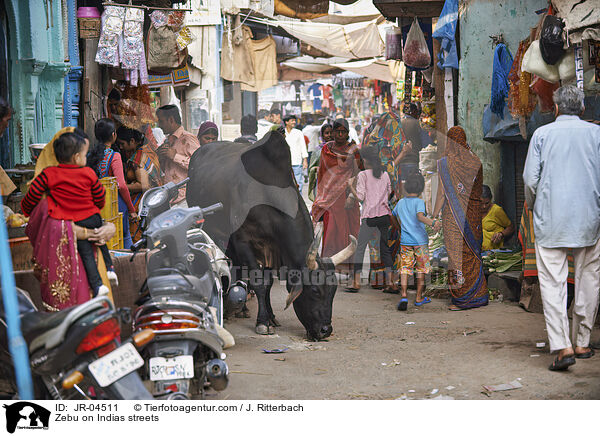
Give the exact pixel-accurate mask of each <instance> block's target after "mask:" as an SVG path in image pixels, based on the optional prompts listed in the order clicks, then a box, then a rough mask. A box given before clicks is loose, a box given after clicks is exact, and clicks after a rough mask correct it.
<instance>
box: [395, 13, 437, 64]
mask: <svg viewBox="0 0 600 436" xmlns="http://www.w3.org/2000/svg"><path fill="white" fill-rule="evenodd" d="M402 58H403V60H404V63H405V64H406V66H407V67H411V68H413V69H417V70H426V69H427V68H429V65H431V53H429V47H427V41H425V35H423V31H422V30H421V26H419V21H418V20H417V18H416V17H415V20H414V21H413V23H412V26H410V30H409V31H408V35H407V36H406V44H405V45H404V51H403V52H402Z"/></svg>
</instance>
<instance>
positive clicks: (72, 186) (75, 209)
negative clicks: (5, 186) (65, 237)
mask: <svg viewBox="0 0 600 436" xmlns="http://www.w3.org/2000/svg"><path fill="white" fill-rule="evenodd" d="M45 193H47V194H48V214H49V215H50V216H51V217H52V218H54V219H59V220H69V221H81V220H83V219H86V218H89V217H90V216H92V215H94V214H97V213H100V209H101V208H102V207H104V195H105V191H104V187H103V186H102V185H101V184H100V182H99V180H98V176H96V174H95V173H94V170H92V169H91V168H88V167H80V166H77V165H67V164H59V165H58V166H57V167H48V168H45V169H44V170H43V171H42V172H41V173H40V174H39V175H38V176H37V177H36V178H35V179H34V180H33V182H31V186H30V187H29V191H27V194H26V195H25V197H24V198H23V200H22V201H21V209H22V211H23V213H24V214H25V215H26V216H28V215H29V214H31V212H32V211H33V209H34V208H35V206H36V205H37V204H38V203H39V202H40V200H41V199H42V195H44V194H45Z"/></svg>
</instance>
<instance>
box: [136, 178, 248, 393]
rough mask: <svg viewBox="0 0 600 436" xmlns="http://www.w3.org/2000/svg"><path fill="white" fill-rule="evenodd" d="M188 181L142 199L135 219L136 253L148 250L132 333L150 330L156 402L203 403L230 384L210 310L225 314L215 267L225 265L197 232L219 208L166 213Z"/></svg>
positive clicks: (147, 372) (148, 356) (150, 375)
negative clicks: (137, 225)
mask: <svg viewBox="0 0 600 436" xmlns="http://www.w3.org/2000/svg"><path fill="white" fill-rule="evenodd" d="M186 182H187V180H184V182H182V183H179V184H177V185H176V184H173V183H168V184H166V185H164V186H162V187H159V188H153V189H151V190H149V191H147V192H146V193H145V194H144V196H143V197H142V205H141V207H140V217H141V219H142V221H141V226H142V228H143V229H145V231H144V234H143V237H142V239H141V240H140V241H139V242H138V243H136V244H135V245H134V247H133V250H134V251H137V250H138V249H139V248H140V247H142V246H146V247H148V248H149V249H151V250H152V251H151V253H150V255H149V258H148V263H147V272H148V274H147V275H148V278H147V280H146V283H145V285H144V286H143V287H142V289H141V291H140V293H141V297H140V299H138V301H137V302H136V304H138V306H139V307H138V308H137V309H136V311H135V314H134V320H133V328H134V331H140V330H142V329H145V328H151V329H152V330H153V331H154V333H155V335H156V336H155V338H154V340H153V341H152V342H151V343H150V344H149V345H148V346H147V348H146V349H145V350H144V353H143V355H144V358H145V360H146V361H147V364H146V365H145V366H144V369H143V370H142V377H143V378H144V379H147V380H150V381H152V382H153V389H152V393H153V394H154V396H155V397H157V398H164V399H189V398H191V397H192V396H193V397H203V396H204V393H205V389H206V388H208V387H211V388H213V389H215V390H223V389H225V388H226V387H227V384H228V372H229V371H228V368H227V364H226V363H225V360H224V359H225V357H226V356H225V354H224V353H223V341H222V340H221V338H220V337H219V335H218V333H217V329H216V326H217V324H218V323H219V319H215V316H213V313H212V311H211V309H210V307H211V306H213V307H215V308H217V312H216V313H217V314H219V313H221V314H222V310H223V309H222V303H221V302H222V301H223V285H224V283H228V282H227V280H228V278H229V270H228V264H227V262H225V265H227V271H226V272H224V271H220V268H219V265H218V262H223V260H226V259H220V258H219V257H220V256H222V257H223V258H224V255H222V254H221V255H220V256H219V253H218V252H217V247H216V245H215V244H214V242H212V240H211V239H210V237H208V235H206V233H204V232H203V231H202V223H203V222H204V216H205V215H209V214H212V213H214V212H216V211H217V210H219V209H221V208H222V205H221V204H216V205H213V206H210V207H207V208H199V207H194V208H185V209H184V208H175V209H169V207H170V200H171V199H172V198H174V197H175V196H176V195H177V190H178V189H179V187H181V186H182V185H183V184H184V183H186ZM221 269H222V268H221ZM222 275H224V276H226V277H224V278H223V277H222ZM236 286H238V287H239V288H241V289H242V290H239V289H237V288H236V289H234V290H233V293H242V291H243V301H245V289H244V288H243V287H241V285H236ZM232 288H234V287H232ZM232 288H230V289H229V291H230V292H231V290H232ZM242 304H243V302H242ZM217 317H219V316H218V315H217Z"/></svg>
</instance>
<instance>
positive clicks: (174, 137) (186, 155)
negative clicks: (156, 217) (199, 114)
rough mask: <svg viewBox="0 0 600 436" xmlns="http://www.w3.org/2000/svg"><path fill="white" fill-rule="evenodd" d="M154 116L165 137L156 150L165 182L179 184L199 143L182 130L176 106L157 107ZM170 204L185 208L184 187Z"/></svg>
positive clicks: (185, 174) (186, 172)
mask: <svg viewBox="0 0 600 436" xmlns="http://www.w3.org/2000/svg"><path fill="white" fill-rule="evenodd" d="M156 116H157V118H158V125H159V127H160V128H161V129H162V130H163V132H164V133H165V135H166V136H167V139H165V142H164V143H163V145H161V146H160V147H159V148H158V149H157V152H158V155H159V157H160V167H161V168H162V169H163V171H164V173H165V182H174V183H179V182H181V181H182V180H183V179H185V178H186V177H187V174H188V167H189V165H190V158H191V157H192V154H194V152H195V151H196V150H198V149H199V148H200V142H198V138H196V136H194V135H193V134H191V133H190V132H186V131H185V130H184V129H183V126H182V125H181V115H179V109H178V108H177V106H175V105H172V104H168V105H166V106H162V107H159V108H158V109H157V110H156ZM172 204H173V205H178V206H180V207H187V202H186V201H185V187H184V188H181V189H180V190H179V195H178V196H177V198H176V199H175V200H173V202H172Z"/></svg>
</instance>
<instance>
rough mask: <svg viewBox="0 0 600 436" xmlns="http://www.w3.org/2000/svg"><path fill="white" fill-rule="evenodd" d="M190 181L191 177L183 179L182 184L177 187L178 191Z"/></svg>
mask: <svg viewBox="0 0 600 436" xmlns="http://www.w3.org/2000/svg"><path fill="white" fill-rule="evenodd" d="M189 181H190V178H189V177H186V178H185V179H183V180H182V181H181V182H179V183H177V184H176V185H175V186H176V187H177V189H179V188H181V187H182V186H183V185H185V184H186V183H187V182H189Z"/></svg>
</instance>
